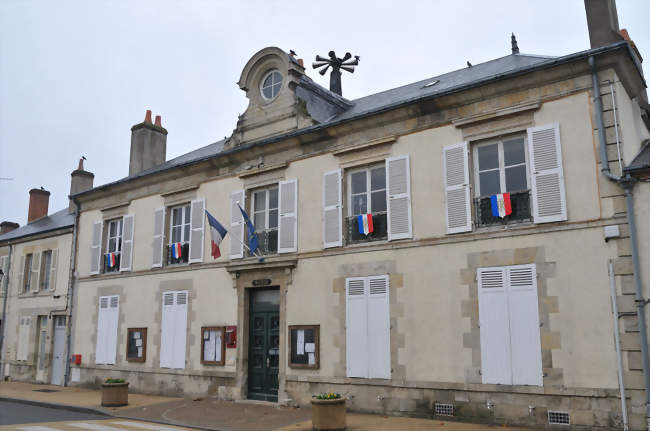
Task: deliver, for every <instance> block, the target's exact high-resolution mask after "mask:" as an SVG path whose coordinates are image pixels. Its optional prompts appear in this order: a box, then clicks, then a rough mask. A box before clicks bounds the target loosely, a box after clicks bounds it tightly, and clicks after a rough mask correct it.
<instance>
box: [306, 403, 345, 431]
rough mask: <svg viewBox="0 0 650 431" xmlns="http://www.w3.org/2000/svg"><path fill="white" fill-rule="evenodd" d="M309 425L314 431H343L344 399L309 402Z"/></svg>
mask: <svg viewBox="0 0 650 431" xmlns="http://www.w3.org/2000/svg"><path fill="white" fill-rule="evenodd" d="M311 425H312V429H313V430H314V431H343V430H345V398H339V399H336V400H318V399H315V398H314V399H312V400H311Z"/></svg>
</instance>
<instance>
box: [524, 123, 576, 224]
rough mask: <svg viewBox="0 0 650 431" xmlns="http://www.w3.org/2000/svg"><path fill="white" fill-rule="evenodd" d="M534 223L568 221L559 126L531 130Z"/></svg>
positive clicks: (529, 146) (529, 141)
mask: <svg viewBox="0 0 650 431" xmlns="http://www.w3.org/2000/svg"><path fill="white" fill-rule="evenodd" d="M528 154H529V157H530V166H531V175H530V178H531V188H532V191H533V193H532V198H533V221H534V222H535V223H549V222H554V221H561V220H566V219H567V212H566V196H565V191H564V173H563V170H562V148H561V146H560V126H559V125H558V124H551V125H546V126H540V127H532V128H530V129H528Z"/></svg>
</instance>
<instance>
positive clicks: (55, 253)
mask: <svg viewBox="0 0 650 431" xmlns="http://www.w3.org/2000/svg"><path fill="white" fill-rule="evenodd" d="M58 261H59V249H58V248H55V249H54V250H52V257H51V258H50V290H56V272H57V271H56V270H57V262H58Z"/></svg>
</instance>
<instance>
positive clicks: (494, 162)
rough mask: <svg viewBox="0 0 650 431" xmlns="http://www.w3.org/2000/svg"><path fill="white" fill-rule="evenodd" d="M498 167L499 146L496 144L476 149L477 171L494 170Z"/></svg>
mask: <svg viewBox="0 0 650 431" xmlns="http://www.w3.org/2000/svg"><path fill="white" fill-rule="evenodd" d="M498 167H499V146H498V145H497V144H492V145H485V146H482V147H478V169H479V171H484V170H486V169H496V168H498ZM481 190H483V189H481Z"/></svg>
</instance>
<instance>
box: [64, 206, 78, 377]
mask: <svg viewBox="0 0 650 431" xmlns="http://www.w3.org/2000/svg"><path fill="white" fill-rule="evenodd" d="M72 201H73V202H74V205H75V209H74V227H73V228H72V250H70V270H69V274H68V295H67V298H66V301H67V304H66V308H67V309H68V313H67V314H68V317H67V321H66V328H65V336H66V340H65V359H66V361H65V373H64V374H63V386H68V383H69V380H70V345H71V344H72V314H73V313H72V306H73V304H74V301H73V295H74V284H75V272H76V271H75V270H76V267H77V235H78V232H79V213H80V205H79V201H77V199H75V198H72Z"/></svg>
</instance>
